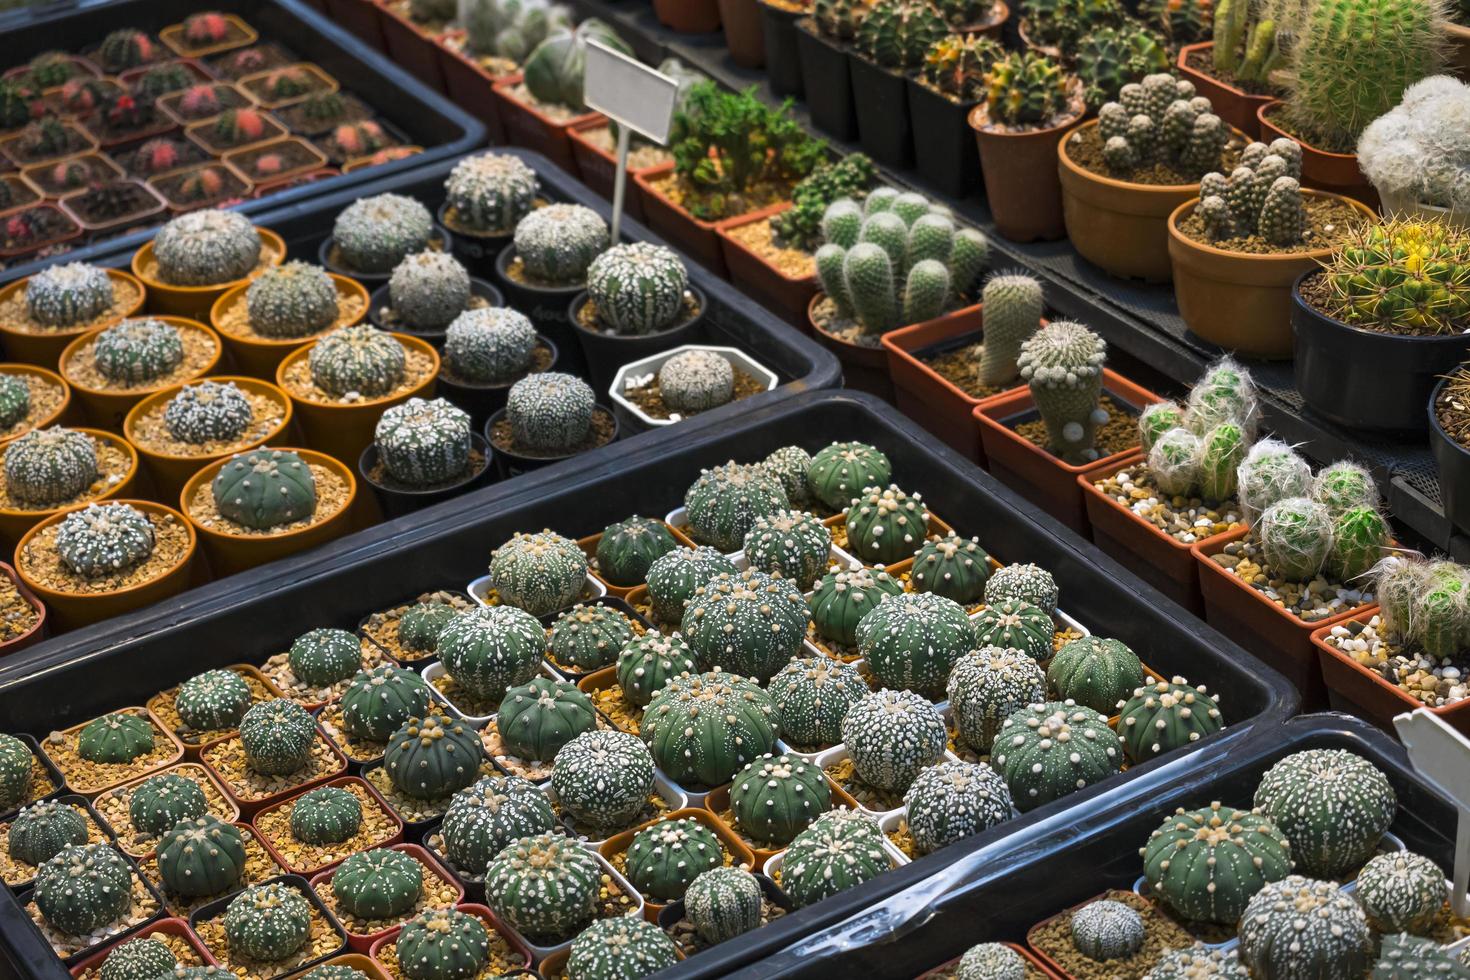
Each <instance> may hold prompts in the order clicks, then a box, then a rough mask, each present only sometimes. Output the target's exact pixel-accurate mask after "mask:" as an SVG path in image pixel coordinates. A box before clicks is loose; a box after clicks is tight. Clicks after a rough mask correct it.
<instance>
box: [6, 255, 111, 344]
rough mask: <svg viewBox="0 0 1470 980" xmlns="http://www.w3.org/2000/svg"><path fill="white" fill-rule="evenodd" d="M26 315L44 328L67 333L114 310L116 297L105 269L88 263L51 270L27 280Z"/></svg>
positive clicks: (69, 264) (72, 264) (54, 267)
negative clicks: (66, 329)
mask: <svg viewBox="0 0 1470 980" xmlns="http://www.w3.org/2000/svg"><path fill="white" fill-rule="evenodd" d="M25 298H26V312H27V313H28V314H30V318H31V319H32V320H34V321H36V323H38V324H40V325H41V326H43V327H53V328H56V329H65V328H67V327H74V326H76V325H77V324H79V323H86V322H87V321H89V320H93V319H95V318H97V317H99V316H101V315H102V314H103V313H105V312H107V311H108V310H109V309H111V308H112V304H113V300H114V298H115V293H114V291H113V285H112V277H111V276H109V275H108V274H107V271H106V270H105V269H101V268H99V267H97V266H95V265H89V264H87V263H85V262H66V263H63V264H61V265H53V266H48V267H47V268H45V269H42V270H41V271H40V272H38V273H36V274H35V275H34V276H31V278H30V279H28V280H26V286H25Z"/></svg>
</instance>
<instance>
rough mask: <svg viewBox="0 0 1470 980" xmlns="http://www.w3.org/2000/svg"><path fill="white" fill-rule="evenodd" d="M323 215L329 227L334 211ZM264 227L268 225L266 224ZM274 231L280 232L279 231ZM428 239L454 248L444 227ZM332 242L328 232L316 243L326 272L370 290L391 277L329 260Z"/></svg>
mask: <svg viewBox="0 0 1470 980" xmlns="http://www.w3.org/2000/svg"><path fill="white" fill-rule="evenodd" d="M370 196H371V195H369V194H358V195H354V196H352V197H351V198H349V199H347V200H346V201H344V202H343V204H342V205H341V206H340V207H338V209H337V210H338V211H340V210H342V208H345V207H347V205H348V204H351V203H352V202H353V201H356V200H358V199H359V198H362V197H370ZM318 203H319V202H318ZM323 217H324V218H325V220H326V222H327V227H328V228H330V227H331V224H332V222H333V221H334V220H335V219H336V217H337V215H336V212H333V213H331V214H328V215H324V216H323ZM265 227H270V226H269V225H266V226H265ZM271 231H276V229H274V228H271ZM276 233H277V234H280V232H276ZM429 240H430V241H431V242H434V241H437V242H439V250H440V251H441V252H451V251H453V250H454V236H453V235H451V234H450V233H449V232H447V231H445V230H444V228H443V227H441V226H440V225H435V226H434V230H433V231H432V232H431V233H430V237H429ZM333 242H334V239H333V238H332V234H331V233H330V232H328V233H327V237H326V238H323V239H322V240H321V242H320V244H318V245H317V247H316V260H317V262H318V263H319V264H320V265H321V267H322V268H323V269H326V270H327V271H328V272H334V273H336V274H337V275H339V276H346V277H347V278H349V279H356V280H357V281H358V282H360V283H362V284H363V285H364V286H366V287H368V289H369V290H370V291H371V290H374V289H377V288H378V287H379V286H383V285H386V284H387V282H388V280H389V279H391V278H392V277H393V270H392V269H389V270H388V271H387V272H359V271H358V270H356V269H353V268H351V267H349V266H345V265H342V264H341V263H340V262H333V261H332V260H331V255H332V246H333ZM288 244H289V243H288ZM291 251H294V249H292V250H291Z"/></svg>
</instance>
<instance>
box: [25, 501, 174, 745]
mask: <svg viewBox="0 0 1470 980" xmlns="http://www.w3.org/2000/svg"><path fill="white" fill-rule="evenodd" d="M99 503H109V504H128V505H129V506H131V507H133V508H135V509H137V510H141V511H144V512H145V513H148V512H151V513H152V514H153V515H154V516H159V517H162V516H168V515H172V516H173V517H175V518H177V519H178V520H179V522H180V523H181V524H183V526H184V530H185V531H187V532H188V534H189V546H188V547H187V548H186V549H185V551H184V555H183V557H182V558H180V559H179V561H178V562H177V563H176V564H174V565H171V566H169V567H168V568H165V569H164V570H163V571H161V572H159V573H158V574H157V575H155V576H153V577H152V578H150V579H148V580H147V581H145V582H138V583H137V584H135V585H129V586H125V587H124V588H121V589H113V590H111V591H109V592H97V593H81V592H62V591H59V590H57V589H48V588H46V587H45V586H44V585H41V584H39V583H37V582H33V581H31V578H30V576H29V575H27V574H26V573H25V571H24V569H23V568H22V567H21V562H20V555H21V553H22V552H23V551H25V549H26V546H27V545H29V544H30V543H31V541H32V540H33V539H34V538H35V537H36V536H37V535H38V534H40V533H41V531H42V530H43V529H45V528H47V527H50V526H51V525H52V524H59V523H61V521H62V520H63V519H64V518H65V517H66V515H67V514H70V513H71V512H72V511H77V510H83V509H85V508H87V507H90V506H91V505H92V504H99ZM198 547H199V538H198V536H197V535H195V533H194V525H193V524H192V523H191V522H190V521H189V520H188V518H186V517H185V516H184V515H183V514H181V513H179V512H178V511H177V510H175V509H174V508H172V507H169V506H166V505H164V504H158V503H154V502H153V501H151V500H139V499H138V498H136V497H124V498H121V499H107V500H92V501H88V502H87V503H85V504H76V505H74V506H72V507H67V508H66V509H65V510H58V511H55V512H53V513H52V514H50V515H48V516H47V517H46V518H44V519H43V520H40V521H37V522H36V524H35V525H34V526H33V527H31V528H30V529H29V530H27V531H26V533H25V534H24V535H22V536H21V539H20V543H19V544H17V545H16V546H15V556H16V561H15V570H16V573H17V574H19V575H20V577H21V578H22V579H23V580H24V581H25V583H26V585H27V586H29V587H30V589H31V591H33V592H35V593H36V594H37V595H39V596H58V597H60V598H61V599H62V601H63V602H76V601H82V602H86V601H89V600H93V599H106V600H111V599H115V598H117V597H118V596H125V595H131V594H133V593H135V592H137V591H139V590H140V589H147V588H151V587H153V586H155V585H157V584H158V583H159V582H162V581H163V580H164V579H166V578H170V577H171V576H173V575H177V574H178V573H179V572H180V571H181V570H183V569H185V568H187V567H188V566H189V563H190V562H191V561H192V560H193V558H194V554H195V552H196V551H197V550H198ZM143 710H144V711H147V710H148V709H147V708H146V707H145V708H144V709H143ZM148 716H149V717H150V718H154V715H153V712H151V711H148ZM154 720H155V721H157V719H156V718H155V719H154ZM157 723H158V726H159V727H160V728H163V729H164V731H165V733H167V734H168V737H169V738H170V740H172V741H173V742H174V744H175V745H178V746H180V748H181V749H182V746H183V743H181V742H179V741H178V740H177V739H174V737H173V733H171V732H168V729H167V726H165V725H164V724H163V723H162V722H161V721H158V722H157ZM182 757H183V756H182V752H181V754H180V758H182ZM174 761H178V760H177V759H175V760H174Z"/></svg>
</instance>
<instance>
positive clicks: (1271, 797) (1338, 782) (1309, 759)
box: [1255, 749, 1398, 878]
mask: <svg viewBox="0 0 1470 980" xmlns="http://www.w3.org/2000/svg"><path fill="white" fill-rule="evenodd" d="M1255 805H1256V807H1257V808H1258V809H1260V810H1261V812H1263V813H1265V814H1266V815H1267V816H1268V817H1270V818H1271V819H1272V820H1274V821H1275V822H1276V826H1278V827H1280V828H1281V832H1282V833H1284V834H1285V835H1286V839H1287V840H1289V841H1291V851H1292V856H1293V857H1294V858H1296V864H1297V867H1298V868H1299V869H1301V870H1302V871H1304V872H1305V873H1307V874H1311V875H1318V876H1321V877H1326V878H1338V877H1340V876H1342V875H1345V874H1348V873H1349V872H1351V871H1353V870H1354V869H1356V868H1358V867H1361V866H1362V864H1363V862H1365V861H1367V860H1368V858H1370V857H1372V856H1373V851H1374V849H1375V848H1377V846H1378V842H1379V840H1381V839H1382V837H1383V834H1384V833H1385V832H1386V831H1387V830H1388V827H1389V825H1390V824H1391V823H1393V818H1394V814H1395V813H1396V812H1397V809H1398V798H1397V796H1396V795H1395V794H1394V791H1393V786H1392V785H1391V784H1390V783H1389V781H1388V777H1387V776H1385V775H1384V774H1383V772H1382V771H1381V770H1380V769H1379V768H1378V767H1377V766H1375V765H1374V764H1373V763H1371V762H1369V761H1368V760H1367V759H1364V758H1363V757H1362V756H1360V755H1356V754H1354V753H1352V752H1349V751H1347V750H1346V749H1308V750H1306V751H1304V752H1295V753H1292V754H1291V755H1289V756H1287V757H1286V758H1284V759H1282V760H1281V761H1280V762H1278V763H1276V764H1275V765H1274V766H1272V767H1271V768H1270V769H1269V770H1268V771H1267V772H1266V774H1265V775H1264V776H1262V777H1261V782H1260V785H1259V786H1257V787H1256V797H1255Z"/></svg>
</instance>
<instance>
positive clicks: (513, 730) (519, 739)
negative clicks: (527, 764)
mask: <svg viewBox="0 0 1470 980" xmlns="http://www.w3.org/2000/svg"><path fill="white" fill-rule="evenodd" d="M495 725H496V730H497V731H499V733H500V740H501V742H502V743H504V745H505V747H506V749H507V751H509V752H510V753H511V754H512V755H515V756H516V757H518V758H521V759H527V760H531V761H540V762H548V761H550V760H551V759H553V758H555V757H556V754H557V753H558V752H560V751H561V749H562V746H564V745H566V744H567V743H568V742H570V741H571V740H572V739H574V738H576V737H577V736H578V735H580V734H582V733H583V732H586V731H591V730H592V729H593V728H596V727H597V711H596V709H594V708H593V707H592V701H591V700H590V699H589V698H588V697H587V695H585V694H583V693H582V692H581V691H579V690H577V688H576V686H575V685H572V684H568V683H567V682H566V681H555V680H552V679H551V678H549V677H533V678H531V680H530V681H529V682H527V683H525V684H522V685H520V686H519V687H512V688H510V689H509V690H507V691H506V692H505V697H504V698H502V699H501V701H500V710H499V712H498V714H497V716H496V722H495Z"/></svg>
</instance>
